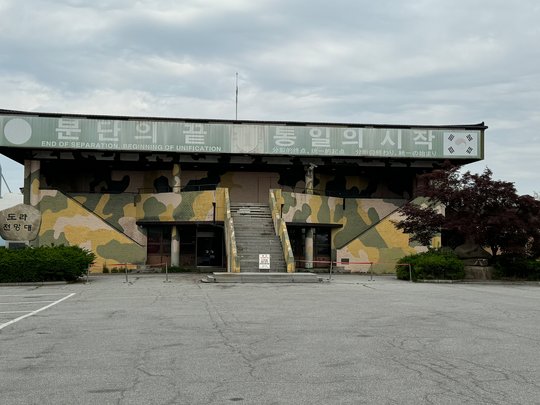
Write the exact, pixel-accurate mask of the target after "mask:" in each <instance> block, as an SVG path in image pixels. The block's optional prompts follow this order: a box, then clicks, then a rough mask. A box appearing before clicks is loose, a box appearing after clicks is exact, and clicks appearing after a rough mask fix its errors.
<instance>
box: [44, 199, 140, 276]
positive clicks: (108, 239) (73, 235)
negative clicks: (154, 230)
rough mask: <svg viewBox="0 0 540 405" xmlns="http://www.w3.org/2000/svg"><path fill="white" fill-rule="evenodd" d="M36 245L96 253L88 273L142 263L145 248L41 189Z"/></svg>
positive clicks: (71, 201)
mask: <svg viewBox="0 0 540 405" xmlns="http://www.w3.org/2000/svg"><path fill="white" fill-rule="evenodd" d="M39 209H40V211H41V214H42V225H41V229H40V233H39V236H38V242H37V243H38V244H39V245H60V244H66V245H77V246H80V247H82V248H85V249H88V250H90V251H92V252H94V254H96V257H97V259H96V262H95V263H94V265H93V267H92V269H91V271H101V270H102V269H103V266H105V265H106V266H109V267H111V266H115V265H119V264H124V263H129V264H133V265H137V264H144V262H145V260H146V246H144V245H142V244H140V243H137V242H136V241H135V240H134V239H131V238H130V237H128V236H127V235H125V234H124V233H122V232H121V231H119V230H118V229H116V228H115V227H113V226H112V225H111V224H109V223H108V222H107V221H106V220H104V219H103V218H101V217H100V216H98V215H97V214H95V213H94V212H92V211H91V210H89V209H87V208H85V207H84V206H83V205H81V204H80V203H79V202H77V201H76V200H74V199H72V198H69V197H68V196H66V195H65V194H63V193H61V192H60V191H58V190H41V199H40V202H39Z"/></svg>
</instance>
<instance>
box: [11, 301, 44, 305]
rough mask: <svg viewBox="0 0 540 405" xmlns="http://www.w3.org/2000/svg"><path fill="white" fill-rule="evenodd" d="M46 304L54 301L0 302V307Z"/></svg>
mask: <svg viewBox="0 0 540 405" xmlns="http://www.w3.org/2000/svg"><path fill="white" fill-rule="evenodd" d="M48 302H54V301H20V302H17V301H14V302H0V305H11V304H17V305H19V304H46V303H48Z"/></svg>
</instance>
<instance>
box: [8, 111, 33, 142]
mask: <svg viewBox="0 0 540 405" xmlns="http://www.w3.org/2000/svg"><path fill="white" fill-rule="evenodd" d="M4 136H5V137H6V139H7V140H8V141H9V142H11V143H13V144H15V145H22V144H23V143H26V142H28V141H29V140H30V138H31V137H32V127H31V126H30V124H29V123H28V122H26V121H25V120H23V119H22V118H13V119H12V120H9V121H8V122H7V124H6V125H5V126H4Z"/></svg>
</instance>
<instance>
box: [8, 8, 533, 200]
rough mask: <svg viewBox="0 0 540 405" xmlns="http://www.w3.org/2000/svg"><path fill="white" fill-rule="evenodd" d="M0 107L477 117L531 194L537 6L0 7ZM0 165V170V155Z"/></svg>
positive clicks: (446, 119) (503, 172) (350, 118)
mask: <svg viewBox="0 0 540 405" xmlns="http://www.w3.org/2000/svg"><path fill="white" fill-rule="evenodd" d="M0 13H1V15H2V16H3V22H2V36H0V49H1V50H2V51H1V52H0V106H1V107H2V108H13V109H23V110H39V111H53V112H58V111H60V112H81V113H103V114H129V115H138V114H141V115H156V116H180V117H181V116H184V117H200V118H233V117H234V75H235V72H239V73H240V114H239V116H240V118H244V119H259V120H264V119H271V120H299V121H302V120H306V121H307V120H309V121H319V120H320V121H336V122H340V121H343V122H366V123H412V124H456V123H478V122H480V121H485V122H486V124H487V125H489V127H490V129H489V130H488V132H487V135H486V160H485V161H484V162H480V163H478V164H475V165H472V166H470V167H471V168H475V169H476V168H479V170H482V169H483V167H485V166H486V165H487V166H489V167H490V168H491V169H493V171H494V173H495V175H496V176H498V177H500V178H503V179H506V180H509V181H515V182H516V184H517V186H518V189H519V191H520V192H522V193H532V192H533V191H534V190H538V189H540V187H539V186H537V185H536V184H535V181H536V180H535V178H534V173H536V172H538V171H539V169H540V167H538V163H536V161H537V160H536V157H535V155H536V153H537V152H538V151H539V146H538V140H539V139H538V136H539V135H538V127H539V124H540V117H539V113H538V112H537V105H538V102H539V101H540V80H539V79H540V77H539V75H540V73H539V72H540V48H538V46H537V44H538V43H539V42H540V28H539V26H538V24H537V21H538V20H539V17H540V4H539V3H538V2H536V1H534V0H519V1H516V2H507V1H502V0H489V1H488V0H477V1H473V2H471V1H465V0H454V1H450V0H438V1H431V0H430V1H428V0H416V1H407V2H396V1H391V0H381V1H377V2H374V1H367V0H360V1H358V0H357V1H353V0H336V1H334V2H327V1H322V0H311V1H307V0H296V1H294V2H292V1H286V0H259V1H252V0H227V1H218V0H183V1H181V2H178V1H173V0H168V1H167V0H163V1H158V0H155V1H152V0H139V1H133V0H125V1H121V0H116V1H112V0H111V1H106V0H97V1H96V0H94V1H90V0H64V1H60V0H40V1H37V0H27V1H24V2H20V1H15V0H4V1H3V2H2V3H0ZM0 162H4V161H3V160H0Z"/></svg>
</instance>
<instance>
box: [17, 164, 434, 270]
mask: <svg viewBox="0 0 540 405" xmlns="http://www.w3.org/2000/svg"><path fill="white" fill-rule="evenodd" d="M37 163H40V162H39V161H37ZM43 171H44V169H43V167H42V168H41V172H43ZM26 175H27V178H26V180H25V187H27V188H28V191H25V195H28V196H32V195H35V194H36V193H37V196H38V197H37V200H38V201H39V204H38V206H39V209H40V210H41V212H42V213H43V218H44V222H43V225H42V229H41V232H40V236H39V241H38V242H37V243H39V244H40V245H45V244H60V243H65V244H77V245H79V246H82V247H86V248H88V249H90V250H92V251H93V252H94V253H95V254H96V255H97V257H98V260H97V261H96V264H95V266H94V268H93V270H94V271H97V270H98V269H99V270H101V268H102V267H103V265H104V264H106V265H107V266H109V267H111V266H114V265H116V264H120V263H130V264H133V265H137V264H144V263H145V261H146V235H145V231H144V227H142V226H139V225H138V224H137V223H139V224H145V223H148V224H158V223H168V224H171V223H178V222H212V221H214V220H215V221H220V222H221V221H223V222H224V221H225V220H226V204H225V189H228V191H229V192H230V193H231V196H230V199H231V201H232V202H233V203H234V202H239V200H240V201H242V200H244V201H245V200H248V201H261V198H262V197H261V193H262V192H264V193H266V199H265V201H268V189H269V188H270V187H275V186H279V187H280V188H284V189H289V190H291V189H294V184H296V185H303V184H305V183H304V182H305V178H303V179H300V178H298V179H297V180H296V183H293V182H292V183H290V185H288V186H283V185H280V184H278V183H279V181H281V180H282V179H283V176H284V174H283V173H281V174H279V173H276V172H240V173H239V172H232V171H231V172H228V171H226V170H222V169H220V168H219V166H217V165H216V166H215V168H214V169H212V170H209V171H188V170H186V171H183V170H180V165H178V164H172V163H171V169H170V170H149V171H147V172H145V171H127V170H112V171H111V172H109V174H107V173H105V171H103V172H100V173H98V174H97V175H95V176H94V178H92V179H90V180H88V182H89V183H91V184H90V186H89V188H90V189H91V192H69V193H68V192H66V193H64V192H61V191H59V190H54V189H53V190H40V185H42V183H43V181H41V178H40V165H39V164H37V165H36V164H33V165H32V164H28V168H27V170H26ZM41 175H42V176H43V173H42V174H41ZM49 177H51V176H49ZM292 178H294V177H292ZM315 180H316V181H315V184H314V188H315V190H317V189H318V190H331V189H345V191H347V192H351V190H352V191H353V192H354V190H357V191H358V193H367V192H368V191H369V187H370V185H369V184H368V182H367V181H366V180H365V179H363V178H362V177H361V176H354V175H351V176H340V179H339V180H338V179H337V177H333V176H331V175H328V174H321V175H317V176H316V178H315ZM58 181H59V180H58ZM62 184H63V183H62ZM212 184H214V185H215V184H218V185H219V187H218V188H217V189H216V190H201V189H202V188H204V187H208V186H209V185H212ZM179 185H180V186H181V187H183V188H185V189H184V190H183V191H182V192H178V187H179ZM66 186H67V183H66ZM157 186H159V187H161V188H162V189H164V190H165V192H156V187H157ZM377 187H378V188H374V191H373V193H372V194H370V197H373V195H377V194H379V193H382V194H384V195H388V196H393V195H397V196H399V194H395V193H394V194H393V193H391V192H388V191H385V189H384V187H383V185H379V186H377ZM109 189H115V190H118V191H117V192H115V193H111V192H104V191H102V190H109ZM192 189H193V190H192ZM150 190H152V191H150ZM167 190H168V191H167ZM188 190H189V191H188ZM366 190H367V191H366ZM369 192H370V193H371V191H369ZM274 196H275V200H276V203H275V206H274V207H273V208H272V210H273V211H276V212H278V211H279V212H281V205H283V220H284V221H286V222H296V223H302V222H303V223H306V224H314V225H316V224H335V225H340V226H341V227H339V228H336V229H334V230H333V231H332V246H333V248H334V249H335V254H334V257H335V258H336V259H337V261H341V259H343V258H348V259H349V260H350V261H351V262H358V261H361V262H363V261H370V262H375V263H376V264H375V266H374V270H375V271H377V272H383V271H384V272H386V271H391V270H393V263H394V262H395V261H396V259H397V258H399V257H401V256H403V255H405V254H409V253H412V252H415V251H418V250H420V249H422V247H420V246H416V245H415V244H413V243H410V241H409V238H408V236H407V235H404V234H403V233H401V232H400V231H399V230H397V229H396V228H395V226H394V225H393V223H392V221H393V220H394V219H395V218H396V215H397V214H396V213H395V211H396V210H397V209H398V208H399V207H400V206H401V205H403V204H404V203H405V202H406V201H407V200H406V198H403V197H402V196H401V198H345V199H344V198H339V197H326V196H320V195H310V194H304V193H295V192H292V191H281V190H277V189H276V190H274ZM235 197H237V199H235ZM33 198H36V197H35V196H34V197H33ZM277 229H278V233H279V234H280V237H281V238H283V239H288V238H284V234H285V233H286V228H284V227H282V226H280V225H279V224H278V227H277ZM435 243H436V242H435ZM289 248H290V241H289V242H288V245H287V243H286V244H285V251H288V250H289ZM284 254H285V253H284ZM289 262H291V261H290V260H289V261H288V262H287V263H288V265H287V266H288V271H294V267H291V266H289V264H290V263H289ZM292 263H293V266H294V262H292ZM341 266H342V267H344V268H345V269H346V270H351V271H362V270H364V269H365V266H363V265H352V264H351V265H341ZM232 269H233V270H232V271H234V269H235V267H234V265H233V266H232Z"/></svg>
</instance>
